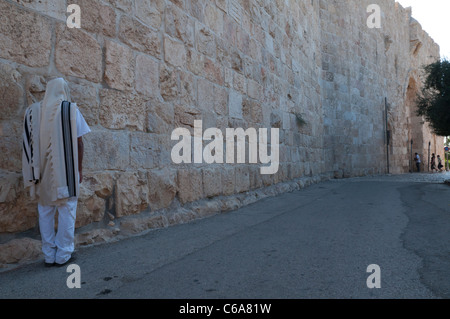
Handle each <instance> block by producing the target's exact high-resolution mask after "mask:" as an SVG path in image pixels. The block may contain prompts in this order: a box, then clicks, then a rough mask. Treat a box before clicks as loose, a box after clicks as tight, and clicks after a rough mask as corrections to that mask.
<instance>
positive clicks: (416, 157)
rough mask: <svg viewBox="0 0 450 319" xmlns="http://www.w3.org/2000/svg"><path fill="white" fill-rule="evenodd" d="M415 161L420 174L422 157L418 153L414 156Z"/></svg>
mask: <svg viewBox="0 0 450 319" xmlns="http://www.w3.org/2000/svg"><path fill="white" fill-rule="evenodd" d="M414 161H415V162H416V166H417V172H419V173H420V164H421V161H420V156H419V154H418V153H416V155H415V156H414Z"/></svg>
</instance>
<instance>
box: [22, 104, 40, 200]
mask: <svg viewBox="0 0 450 319" xmlns="http://www.w3.org/2000/svg"><path fill="white" fill-rule="evenodd" d="M40 109H41V105H40V103H34V104H32V105H30V106H29V107H28V108H27V109H26V111H25V117H24V121H23V122H24V123H23V124H24V127H23V141H22V147H23V150H22V173H23V181H24V185H25V188H29V189H30V195H31V198H32V199H34V198H35V195H36V187H35V185H36V184H37V183H39V178H40V176H41V174H40V171H41V168H40V156H39V126H40V123H41V121H40V118H41V114H40V111H41V110H40Z"/></svg>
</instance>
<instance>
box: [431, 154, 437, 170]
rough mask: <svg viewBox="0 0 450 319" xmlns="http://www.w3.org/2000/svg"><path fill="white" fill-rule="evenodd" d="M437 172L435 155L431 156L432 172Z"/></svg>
mask: <svg viewBox="0 0 450 319" xmlns="http://www.w3.org/2000/svg"><path fill="white" fill-rule="evenodd" d="M435 170H436V155H434V153H433V154H432V155H431V171H432V172H433V173H434V171H435Z"/></svg>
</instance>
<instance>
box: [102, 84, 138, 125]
mask: <svg viewBox="0 0 450 319" xmlns="http://www.w3.org/2000/svg"><path fill="white" fill-rule="evenodd" d="M146 102H147V101H146V99H145V98H144V97H143V96H140V95H135V94H132V93H123V92H120V91H116V90H110V89H103V90H101V91H100V124H101V125H103V126H104V127H106V128H109V129H115V130H119V129H125V128H129V129H134V130H138V131H143V130H144V128H145V121H146Z"/></svg>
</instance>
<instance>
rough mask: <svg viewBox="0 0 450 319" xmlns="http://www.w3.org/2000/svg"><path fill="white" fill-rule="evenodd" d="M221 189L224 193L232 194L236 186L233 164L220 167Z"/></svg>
mask: <svg viewBox="0 0 450 319" xmlns="http://www.w3.org/2000/svg"><path fill="white" fill-rule="evenodd" d="M221 174H222V176H221V177H222V179H221V180H222V191H223V194H224V195H232V194H234V189H235V187H236V172H235V169H234V167H233V166H230V167H227V166H225V167H223V169H222V172H221Z"/></svg>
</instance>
